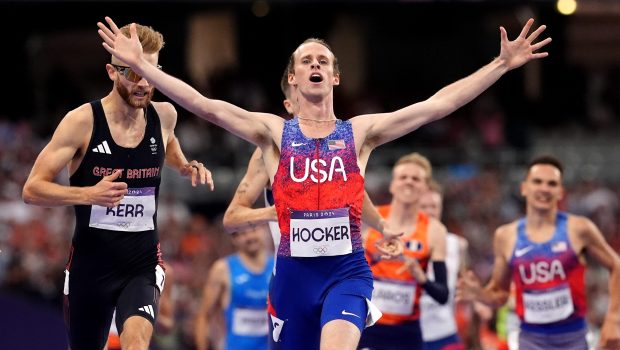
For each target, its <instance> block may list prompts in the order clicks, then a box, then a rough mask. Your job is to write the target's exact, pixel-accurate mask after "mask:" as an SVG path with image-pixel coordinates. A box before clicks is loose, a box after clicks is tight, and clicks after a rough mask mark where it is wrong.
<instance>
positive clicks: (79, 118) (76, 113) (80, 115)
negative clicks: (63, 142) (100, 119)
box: [63, 103, 93, 126]
mask: <svg viewBox="0 0 620 350" xmlns="http://www.w3.org/2000/svg"><path fill="white" fill-rule="evenodd" d="M63 119H64V120H65V121H68V122H71V123H76V124H79V125H81V126H83V125H84V124H90V125H92V124H93V108H92V106H91V105H90V103H84V104H83V105H81V106H79V107H77V108H75V109H73V110H71V111H69V112H67V114H66V115H65V117H64V118H63Z"/></svg>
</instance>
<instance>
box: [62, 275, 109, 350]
mask: <svg viewBox="0 0 620 350" xmlns="http://www.w3.org/2000/svg"><path fill="white" fill-rule="evenodd" d="M117 292H118V288H117V283H114V282H113V281H109V280H108V281H105V282H102V281H101V280H100V279H98V278H96V277H95V276H91V274H89V273H87V272H84V273H80V272H79V270H78V271H76V270H72V271H71V272H70V273H68V274H66V275H65V288H64V312H65V323H66V326H67V333H68V335H69V344H70V346H71V349H72V350H80V349H102V348H103V346H104V345H105V343H106V341H107V338H108V333H109V332H110V324H111V323H112V315H113V313H114V300H115V297H116V295H117Z"/></svg>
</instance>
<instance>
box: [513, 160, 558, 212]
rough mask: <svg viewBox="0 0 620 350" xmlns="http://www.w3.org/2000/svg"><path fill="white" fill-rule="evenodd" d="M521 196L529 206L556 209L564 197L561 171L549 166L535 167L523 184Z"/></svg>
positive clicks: (539, 165) (540, 165) (531, 169)
mask: <svg viewBox="0 0 620 350" xmlns="http://www.w3.org/2000/svg"><path fill="white" fill-rule="evenodd" d="M521 194H522V195H523V196H524V197H525V200H526V202H527V205H528V206H531V207H533V208H535V209H555V208H556V207H557V204H558V201H560V200H561V199H562V196H563V195H564V189H563V187H562V174H561V173H560V170H558V168H556V167H554V166H552V165H549V164H537V165H534V166H533V167H531V168H530V171H529V172H528V174H527V177H526V178H525V181H523V183H522V184H521Z"/></svg>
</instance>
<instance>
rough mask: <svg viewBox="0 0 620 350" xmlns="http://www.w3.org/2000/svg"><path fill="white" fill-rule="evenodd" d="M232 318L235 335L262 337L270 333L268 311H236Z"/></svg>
mask: <svg viewBox="0 0 620 350" xmlns="http://www.w3.org/2000/svg"><path fill="white" fill-rule="evenodd" d="M232 318H233V319H232V332H233V334H236V335H244V336H262V335H267V333H269V325H268V324H267V320H268V319H267V309H241V308H239V309H234V310H233V314H232Z"/></svg>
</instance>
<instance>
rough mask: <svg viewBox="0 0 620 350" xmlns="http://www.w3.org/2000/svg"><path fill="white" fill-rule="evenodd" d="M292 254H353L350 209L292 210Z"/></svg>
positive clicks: (299, 255) (306, 255) (303, 255)
mask: <svg viewBox="0 0 620 350" xmlns="http://www.w3.org/2000/svg"><path fill="white" fill-rule="evenodd" d="M290 227H291V231H290V239H291V240H290V244H291V256H295V257H317V256H336V255H345V254H350V253H351V252H352V251H353V247H352V245H351V226H350V224H349V209H348V208H340V209H328V210H299V211H297V210H293V211H292V212H291V225H290Z"/></svg>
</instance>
